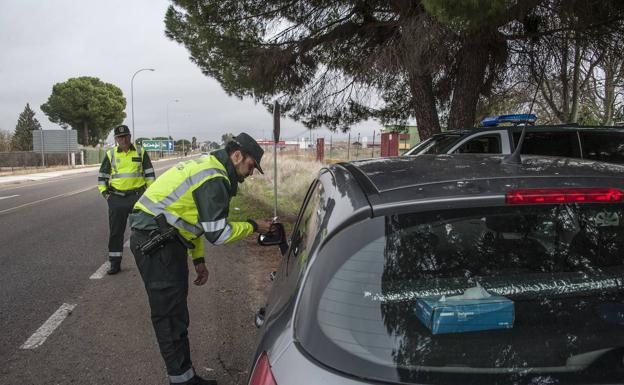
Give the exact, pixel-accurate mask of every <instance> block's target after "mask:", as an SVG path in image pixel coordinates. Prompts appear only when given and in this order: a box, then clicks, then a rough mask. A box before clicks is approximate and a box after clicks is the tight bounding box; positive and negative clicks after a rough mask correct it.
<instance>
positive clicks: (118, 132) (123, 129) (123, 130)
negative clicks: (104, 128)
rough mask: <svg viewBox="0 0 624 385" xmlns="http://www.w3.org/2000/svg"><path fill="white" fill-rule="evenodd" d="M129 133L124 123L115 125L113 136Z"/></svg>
mask: <svg viewBox="0 0 624 385" xmlns="http://www.w3.org/2000/svg"><path fill="white" fill-rule="evenodd" d="M125 135H130V129H129V128H128V126H126V125H125V124H120V125H119V126H117V127H115V137H118V136H125Z"/></svg>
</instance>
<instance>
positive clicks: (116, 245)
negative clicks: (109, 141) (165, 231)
mask: <svg viewBox="0 0 624 385" xmlns="http://www.w3.org/2000/svg"><path fill="white" fill-rule="evenodd" d="M114 135H115V141H116V142H117V146H115V147H114V148H112V149H110V150H108V151H106V157H104V160H103V161H102V165H101V166H100V173H99V175H98V189H99V190H100V193H101V194H102V195H103V196H104V198H106V201H107V202H108V225H109V229H110V234H109V239H108V260H109V261H110V268H109V269H108V271H107V273H108V274H117V273H118V272H119V270H121V257H122V254H123V243H124V232H125V230H126V222H127V221H128V215H129V214H130V212H131V211H132V207H133V206H134V204H135V203H136V201H137V200H138V199H139V197H140V196H141V194H143V192H144V191H145V189H146V188H147V187H148V186H149V185H151V184H152V182H154V179H156V174H155V173H154V168H153V167H152V162H151V161H150V158H149V156H148V155H147V153H146V152H145V150H144V149H143V148H142V147H138V148H136V147H135V146H134V145H133V144H132V141H131V138H130V130H129V129H128V126H126V125H123V124H122V125H119V126H117V127H115V133H114Z"/></svg>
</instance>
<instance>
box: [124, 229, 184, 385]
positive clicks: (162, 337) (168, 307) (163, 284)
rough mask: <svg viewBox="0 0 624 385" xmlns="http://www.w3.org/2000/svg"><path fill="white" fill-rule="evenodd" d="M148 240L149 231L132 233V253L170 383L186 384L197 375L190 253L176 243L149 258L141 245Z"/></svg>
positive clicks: (168, 244)
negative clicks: (189, 303) (193, 359)
mask: <svg viewBox="0 0 624 385" xmlns="http://www.w3.org/2000/svg"><path fill="white" fill-rule="evenodd" d="M147 239H149V231H145V230H137V229H133V230H132V235H131V236H130V249H131V250H132V253H133V254H134V259H135V261H136V264H137V267H138V268H139V271H140V272H141V278H143V283H144V284H145V290H146V291H147V297H148V299H149V305H150V309H151V313H152V325H153V326H154V331H155V332H156V339H157V340H158V345H159V347H160V353H161V355H162V357H163V359H164V360H165V364H166V366H167V373H168V374H169V379H170V381H171V382H172V383H179V382H184V381H185V380H188V379H190V378H191V377H193V375H194V370H193V368H192V363H191V350H190V346H189V340H188V332H187V329H188V325H189V313H188V307H187V296H188V276H189V272H188V265H187V258H188V257H187V250H186V248H185V247H184V246H182V245H181V244H180V243H179V242H175V241H174V242H168V243H166V244H165V246H164V247H163V248H161V249H159V250H157V251H154V252H153V253H152V254H151V255H149V256H146V255H143V253H141V251H140V250H139V249H138V245H140V244H141V243H143V242H145V241H146V240H147ZM189 376H190V377H189Z"/></svg>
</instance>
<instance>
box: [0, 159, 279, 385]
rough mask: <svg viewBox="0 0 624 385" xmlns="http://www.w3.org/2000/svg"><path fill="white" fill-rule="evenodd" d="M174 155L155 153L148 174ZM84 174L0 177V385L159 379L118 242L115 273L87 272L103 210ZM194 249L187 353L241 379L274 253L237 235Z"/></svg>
mask: <svg viewBox="0 0 624 385" xmlns="http://www.w3.org/2000/svg"><path fill="white" fill-rule="evenodd" d="M175 162H176V161H164V162H158V163H155V168H156V172H157V175H160V174H162V172H164V170H166V169H167V168H168V167H170V166H171V165H172V164H174V163H175ZM96 179H97V171H91V172H86V173H81V174H75V175H67V176H61V177H58V178H53V179H46V180H42V181H37V182H27V183H20V184H0V228H1V229H2V231H0V245H1V247H0V362H1V363H2V365H0V384H7V385H8V384H11V385H13V384H167V383H168V382H167V379H166V372H165V369H164V363H163V362H162V359H161V357H160V355H159V352H158V347H157V344H156V340H155V337H154V333H153V329H152V327H151V323H150V321H149V309H148V306H147V296H146V294H145V290H144V288H143V284H142V282H141V279H140V277H139V275H138V271H137V269H136V266H135V264H134V259H133V257H132V254H131V253H130V250H129V249H128V248H127V246H126V248H125V250H124V259H123V262H122V272H121V273H120V274H118V275H116V276H106V275H105V274H104V275H103V276H102V275H101V274H98V272H100V273H101V272H102V269H103V268H102V266H103V264H104V263H105V262H106V261H107V239H108V219H107V207H106V202H105V200H104V199H103V198H102V197H101V196H100V194H99V193H98V191H97V188H96ZM206 258H207V263H208V268H209V270H210V279H209V281H208V284H207V285H205V286H202V287H196V286H194V285H191V289H190V293H189V307H190V314H191V326H190V330H189V334H190V339H191V349H192V356H193V361H194V364H195V367H196V369H197V371H198V372H199V373H200V374H201V375H203V376H206V377H214V378H217V379H218V380H219V383H220V384H244V383H245V381H246V379H247V376H248V369H249V364H250V362H249V361H250V359H251V354H252V353H253V350H254V346H255V341H256V337H257V335H256V330H255V327H254V326H253V316H254V313H255V311H256V310H257V308H258V307H260V306H261V305H262V304H263V302H264V300H265V298H266V295H267V292H268V289H269V285H270V282H269V280H268V274H269V272H270V271H272V270H274V269H275V267H276V265H277V263H278V262H279V253H278V251H277V250H276V249H269V248H259V247H257V246H256V245H255V242H254V240H253V239H248V240H245V241H241V242H239V243H235V244H233V245H228V246H222V247H211V246H207V251H206ZM189 268H190V269H191V274H190V277H191V280H192V279H193V278H194V270H193V268H192V264H189ZM98 277H101V278H98ZM53 326H54V327H53ZM50 330H52V332H51V334H49V336H48V337H47V338H46V339H45V340H43V342H42V338H43V337H42V336H45V335H47V334H48V333H49V332H50ZM41 342H42V343H41ZM37 344H39V345H37Z"/></svg>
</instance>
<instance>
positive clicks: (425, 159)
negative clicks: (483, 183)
mask: <svg viewBox="0 0 624 385" xmlns="http://www.w3.org/2000/svg"><path fill="white" fill-rule="evenodd" d="M503 158H504V156H503V155H489V154H443V155H421V156H419V157H402V156H399V157H389V158H377V159H370V160H361V161H354V162H351V163H350V164H351V165H352V166H353V167H354V169H356V170H357V171H358V172H360V173H361V175H359V177H360V180H361V179H362V177H365V179H366V180H367V181H368V182H369V183H366V182H365V183H366V186H367V189H366V190H365V191H366V192H368V193H369V194H371V193H373V194H379V193H383V192H386V191H390V190H396V189H403V188H412V187H418V186H420V185H424V184H432V183H440V182H446V181H462V180H472V181H476V180H490V179H500V178H505V179H509V178H525V179H530V178H540V179H543V178H546V177H549V176H550V177H558V178H559V177H600V176H604V177H609V178H611V177H616V176H619V177H624V166H622V165H615V164H608V163H602V162H596V161H588V160H581V159H572V158H560V157H549V156H535V155H523V156H522V163H521V164H520V165H508V164H503V163H502V160H503Z"/></svg>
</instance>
